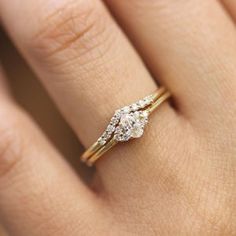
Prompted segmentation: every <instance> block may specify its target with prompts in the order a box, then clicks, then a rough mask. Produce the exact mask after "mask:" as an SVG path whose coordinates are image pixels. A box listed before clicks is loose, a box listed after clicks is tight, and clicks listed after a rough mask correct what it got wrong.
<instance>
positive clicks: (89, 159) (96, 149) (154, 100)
mask: <svg viewBox="0 0 236 236" xmlns="http://www.w3.org/2000/svg"><path fill="white" fill-rule="evenodd" d="M169 97H170V93H169V92H168V91H167V90H166V89H165V88H164V87H161V88H159V89H158V90H157V91H156V92H155V93H153V94H151V95H149V96H148V97H146V98H144V99H143V101H145V99H147V98H149V99H150V103H147V105H146V106H145V107H143V108H139V109H138V108H137V111H145V112H146V113H147V114H148V115H149V114H151V113H152V112H153V111H154V110H155V109H156V108H157V107H159V106H160V105H161V104H162V103H163V102H164V101H166V100H167V99H168V98H169ZM140 101H141V100H140ZM135 104H137V103H135ZM135 104H133V106H134V105H135ZM131 106H132V105H130V106H129V107H131ZM123 109H124V108H123ZM121 110H122V109H121ZM121 110H120V111H121ZM113 117H114V116H113ZM113 119H114V118H113ZM117 124H118V123H117ZM117 124H116V127H117ZM100 139H101V138H99V139H98V140H97V141H96V142H95V143H94V144H93V145H92V146H91V147H90V148H88V149H87V150H86V151H85V152H84V153H83V154H82V156H81V160H82V161H83V162H86V164H87V165H88V166H92V165H93V164H94V163H95V162H96V161H97V160H98V159H99V158H100V157H101V156H102V155H103V154H105V153H106V152H107V151H108V150H110V149H111V148H112V147H113V146H114V145H116V144H117V143H118V142H119V141H117V139H116V138H115V136H114V132H113V133H112V134H111V137H109V138H108V140H107V141H106V142H105V143H101V142H100V141H99V140H100Z"/></svg>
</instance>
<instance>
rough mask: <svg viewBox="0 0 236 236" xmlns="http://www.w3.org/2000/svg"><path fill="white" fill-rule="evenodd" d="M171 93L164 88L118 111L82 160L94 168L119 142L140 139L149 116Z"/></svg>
mask: <svg viewBox="0 0 236 236" xmlns="http://www.w3.org/2000/svg"><path fill="white" fill-rule="evenodd" d="M169 97H170V93H169V92H168V91H167V90H166V89H165V88H163V87H161V88H159V89H158V90H157V91H156V92H155V93H153V94H151V95H149V96H147V97H145V98H143V99H141V100H139V101H137V102H135V103H133V104H131V105H129V106H125V107H123V108H121V109H119V110H117V111H115V114H114V115H113V117H112V118H111V120H110V123H109V124H108V126H107V128H106V130H105V131H104V132H103V134H102V135H101V136H100V137H99V139H98V140H97V141H96V142H95V143H94V144H93V145H92V146H91V147H90V148H88V149H87V150H86V151H85V152H84V153H83V155H82V156H81V160H82V161H83V162H86V164H87V165H88V166H92V165H93V164H94V163H95V162H96V161H97V160H98V159H99V158H100V157H101V156H102V155H103V154H104V153H106V152H107V151H108V150H109V149H111V148H112V147H113V146H114V145H116V144H117V143H118V142H125V141H128V140H130V139H134V138H140V137H141V136H142V135H143V132H144V128H145V126H146V124H147V123H148V117H149V115H150V114H151V113H152V112H153V111H154V110H155V109H156V108H157V107H158V106H159V105H161V104H162V103H163V102H164V101H166V100H167V99H168V98H169Z"/></svg>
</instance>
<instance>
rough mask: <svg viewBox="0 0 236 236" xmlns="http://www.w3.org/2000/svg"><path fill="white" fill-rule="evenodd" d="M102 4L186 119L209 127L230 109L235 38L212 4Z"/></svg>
mask: <svg viewBox="0 0 236 236" xmlns="http://www.w3.org/2000/svg"><path fill="white" fill-rule="evenodd" d="M106 2H107V4H108V5H109V6H110V8H111V10H112V11H113V12H114V13H115V14H116V16H117V18H118V20H119V21H120V22H121V24H122V25H123V26H124V28H125V29H126V30H127V33H128V34H129V35H130V37H131V39H132V40H133V42H134V43H135V44H136V45H137V48H138V49H139V50H140V52H141V53H142V55H143V57H144V59H145V60H146V62H147V64H148V65H149V66H150V68H151V70H152V71H153V73H154V74H155V75H156V78H158V79H160V80H161V81H163V83H165V84H167V85H168V87H169V88H170V90H171V91H172V93H173V94H174V96H175V98H176V100H177V103H178V105H179V108H180V109H181V110H182V111H184V112H185V114H186V115H187V116H188V117H192V118H195V119H198V120H199V119H200V120H201V121H202V119H204V122H205V124H206V125H207V126H209V124H211V123H212V119H211V117H213V116H214V117H215V116H216V114H222V111H223V110H224V111H227V110H229V109H230V104H232V103H233V101H234V100H235V94H234V91H235V88H236V82H235V81H236V80H235V76H234V75H235V73H236V66H235V56H236V44H235V41H236V33H235V29H234V26H233V24H232V22H231V20H230V19H229V18H228V16H227V14H225V12H224V10H223V9H222V7H221V5H220V4H219V3H218V2H217V1H214V0H210V1H203V0H202V1H198V0H192V1H186V2H183V1H145V0H139V1H118V0H107V1H106ZM226 35H227V36H226ZM206 116H207V117H208V118H209V119H206Z"/></svg>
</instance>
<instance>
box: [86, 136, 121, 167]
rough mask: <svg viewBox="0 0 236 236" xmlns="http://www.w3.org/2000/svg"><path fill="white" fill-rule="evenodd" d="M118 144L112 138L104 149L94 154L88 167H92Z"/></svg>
mask: <svg viewBox="0 0 236 236" xmlns="http://www.w3.org/2000/svg"><path fill="white" fill-rule="evenodd" d="M117 143H118V141H116V140H115V139H114V138H112V139H111V140H110V141H109V142H108V143H106V144H105V145H104V146H102V148H100V149H99V150H98V151H97V152H95V153H94V155H93V156H92V157H90V159H88V160H87V162H86V163H87V165H88V166H92V165H93V163H94V162H95V161H96V160H98V158H99V157H101V156H102V155H103V154H104V153H105V152H107V151H108V150H110V149H111V148H112V147H113V146H115V145H116V144H117Z"/></svg>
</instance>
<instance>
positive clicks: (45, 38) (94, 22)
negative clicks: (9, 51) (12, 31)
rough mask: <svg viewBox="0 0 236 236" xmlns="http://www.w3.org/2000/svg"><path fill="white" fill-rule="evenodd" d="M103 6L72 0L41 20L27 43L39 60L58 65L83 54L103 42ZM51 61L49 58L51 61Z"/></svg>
mask: <svg viewBox="0 0 236 236" xmlns="http://www.w3.org/2000/svg"><path fill="white" fill-rule="evenodd" d="M103 10H104V9H103V8H102V7H101V6H100V5H98V4H95V3H94V2H93V1H84V0H83V1H79V2H78V1H71V2H70V3H68V2H67V3H66V5H65V6H62V7H61V8H59V9H57V10H55V11H54V12H53V13H51V14H50V15H47V16H45V17H44V19H43V20H42V23H41V26H40V27H39V29H38V30H37V32H36V34H34V35H33V38H32V39H31V40H30V42H32V43H33V47H31V48H33V50H34V51H36V55H39V59H40V58H41V60H42V58H43V60H45V59H46V60H47V59H50V58H51V57H53V60H54V62H55V58H56V59H58V64H60V63H64V62H65V61H70V60H73V59H75V58H78V57H80V56H82V55H83V56H84V55H85V54H86V53H87V52H88V51H91V50H92V49H95V48H97V47H99V46H100V45H101V44H103V42H104V39H106V37H107V36H109V34H106V33H105V31H106V20H104V15H105V14H103ZM50 62H51V61H50Z"/></svg>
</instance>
